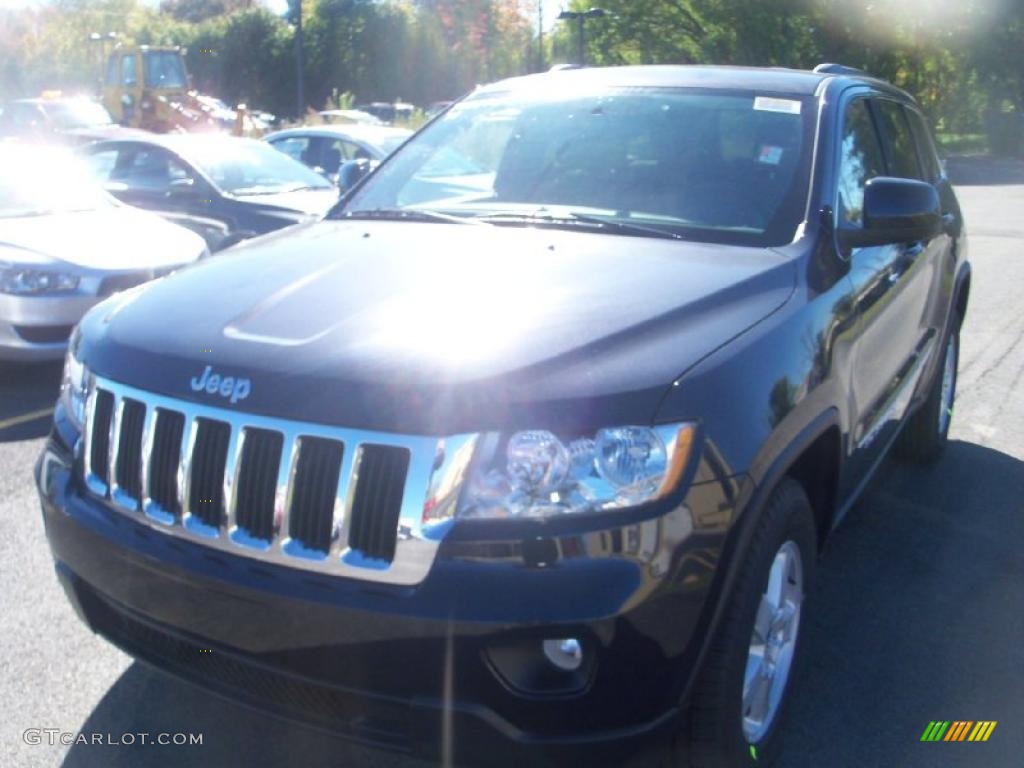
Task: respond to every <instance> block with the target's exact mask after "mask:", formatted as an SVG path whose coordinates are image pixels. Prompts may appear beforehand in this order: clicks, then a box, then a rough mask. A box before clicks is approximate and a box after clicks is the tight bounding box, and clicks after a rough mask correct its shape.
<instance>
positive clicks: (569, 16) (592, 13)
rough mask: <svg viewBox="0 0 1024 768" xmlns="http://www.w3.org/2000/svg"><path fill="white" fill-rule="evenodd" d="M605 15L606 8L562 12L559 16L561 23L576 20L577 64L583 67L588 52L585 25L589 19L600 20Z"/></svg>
mask: <svg viewBox="0 0 1024 768" xmlns="http://www.w3.org/2000/svg"><path fill="white" fill-rule="evenodd" d="M604 15H605V10H604V8H591V9H590V10H588V11H562V12H561V13H560V14H558V19H559V21H572V20H573V19H575V20H576V25H577V31H576V46H577V48H576V63H577V64H579V65H580V66H581V67H582V66H585V65H586V63H587V62H586V61H585V60H584V55H585V54H584V52H585V51H586V46H585V38H584V31H583V25H584V23H585V22H586V20H587V19H599V18H601V17H602V16H604Z"/></svg>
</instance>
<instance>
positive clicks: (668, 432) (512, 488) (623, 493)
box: [459, 423, 696, 518]
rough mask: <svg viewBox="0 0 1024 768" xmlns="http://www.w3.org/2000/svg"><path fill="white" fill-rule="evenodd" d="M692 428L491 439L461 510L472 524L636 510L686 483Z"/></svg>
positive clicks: (520, 434) (623, 429) (483, 446)
mask: <svg viewBox="0 0 1024 768" xmlns="http://www.w3.org/2000/svg"><path fill="white" fill-rule="evenodd" d="M695 430H696V426H695V425H694V424H691V423H684V424H672V425H664V426H657V427H653V428H652V427H638V426H627V427H614V428H608V429H602V430H599V431H598V432H597V433H596V435H594V436H593V437H590V436H582V437H577V438H575V439H572V440H564V439H562V438H560V437H559V436H557V435H555V434H554V433H553V432H549V431H546V430H528V431H524V432H514V433H512V434H511V435H508V436H505V435H500V434H494V433H492V434H490V435H487V436H486V438H485V439H483V440H481V441H480V443H479V445H478V450H479V451H480V453H479V455H478V456H477V459H476V461H475V462H474V464H475V466H474V469H473V471H472V472H471V473H470V477H469V480H468V482H467V484H466V487H465V489H464V491H463V495H462V499H461V503H460V505H459V515H460V516H461V517H465V518H546V517H555V516H559V515H564V514H572V513H583V512H598V511H602V510H609V509H621V508H623V507H629V506H636V505H638V504H643V503H645V502H648V501H653V500H655V499H657V498H661V497H662V496H665V495H666V494H668V493H670V492H671V491H672V490H674V489H675V488H676V487H677V486H678V484H679V482H680V481H681V479H682V476H683V472H684V469H685V467H686V465H687V462H688V460H689V456H690V452H691V448H692V446H693V434H694V432H695Z"/></svg>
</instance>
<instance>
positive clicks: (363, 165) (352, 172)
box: [338, 158, 370, 194]
mask: <svg viewBox="0 0 1024 768" xmlns="http://www.w3.org/2000/svg"><path fill="white" fill-rule="evenodd" d="M369 172H370V161H369V160H366V159H365V158H360V159H358V160H348V161H347V162H345V163H343V164H342V166H341V169H340V170H339V171H338V189H339V190H340V191H341V192H342V193H343V194H344V193H345V192H348V191H349V190H350V189H352V187H354V186H355V185H356V184H358V183H359V181H360V180H361V179H362V178H363V177H364V176H366V174H368V173H369Z"/></svg>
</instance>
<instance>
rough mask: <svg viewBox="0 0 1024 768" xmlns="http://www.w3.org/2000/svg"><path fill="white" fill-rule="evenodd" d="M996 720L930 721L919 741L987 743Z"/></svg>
mask: <svg viewBox="0 0 1024 768" xmlns="http://www.w3.org/2000/svg"><path fill="white" fill-rule="evenodd" d="M996 722H997V721H996V720H978V721H977V722H975V721H974V720H954V721H953V722H950V721H949V720H932V721H931V722H930V723H928V727H927V728H925V729H924V733H923V734H921V741H988V737H989V736H991V735H992V731H994V730H995V728H996Z"/></svg>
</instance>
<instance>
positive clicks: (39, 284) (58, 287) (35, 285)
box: [0, 266, 78, 296]
mask: <svg viewBox="0 0 1024 768" xmlns="http://www.w3.org/2000/svg"><path fill="white" fill-rule="evenodd" d="M77 288H78V275H71V274H68V273H66V272H49V271H47V270H42V269H27V268H23V267H18V266H14V267H0V293H8V294H12V295H14V296H36V295H40V294H51V293H71V292H72V291H74V290H76V289H77Z"/></svg>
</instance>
